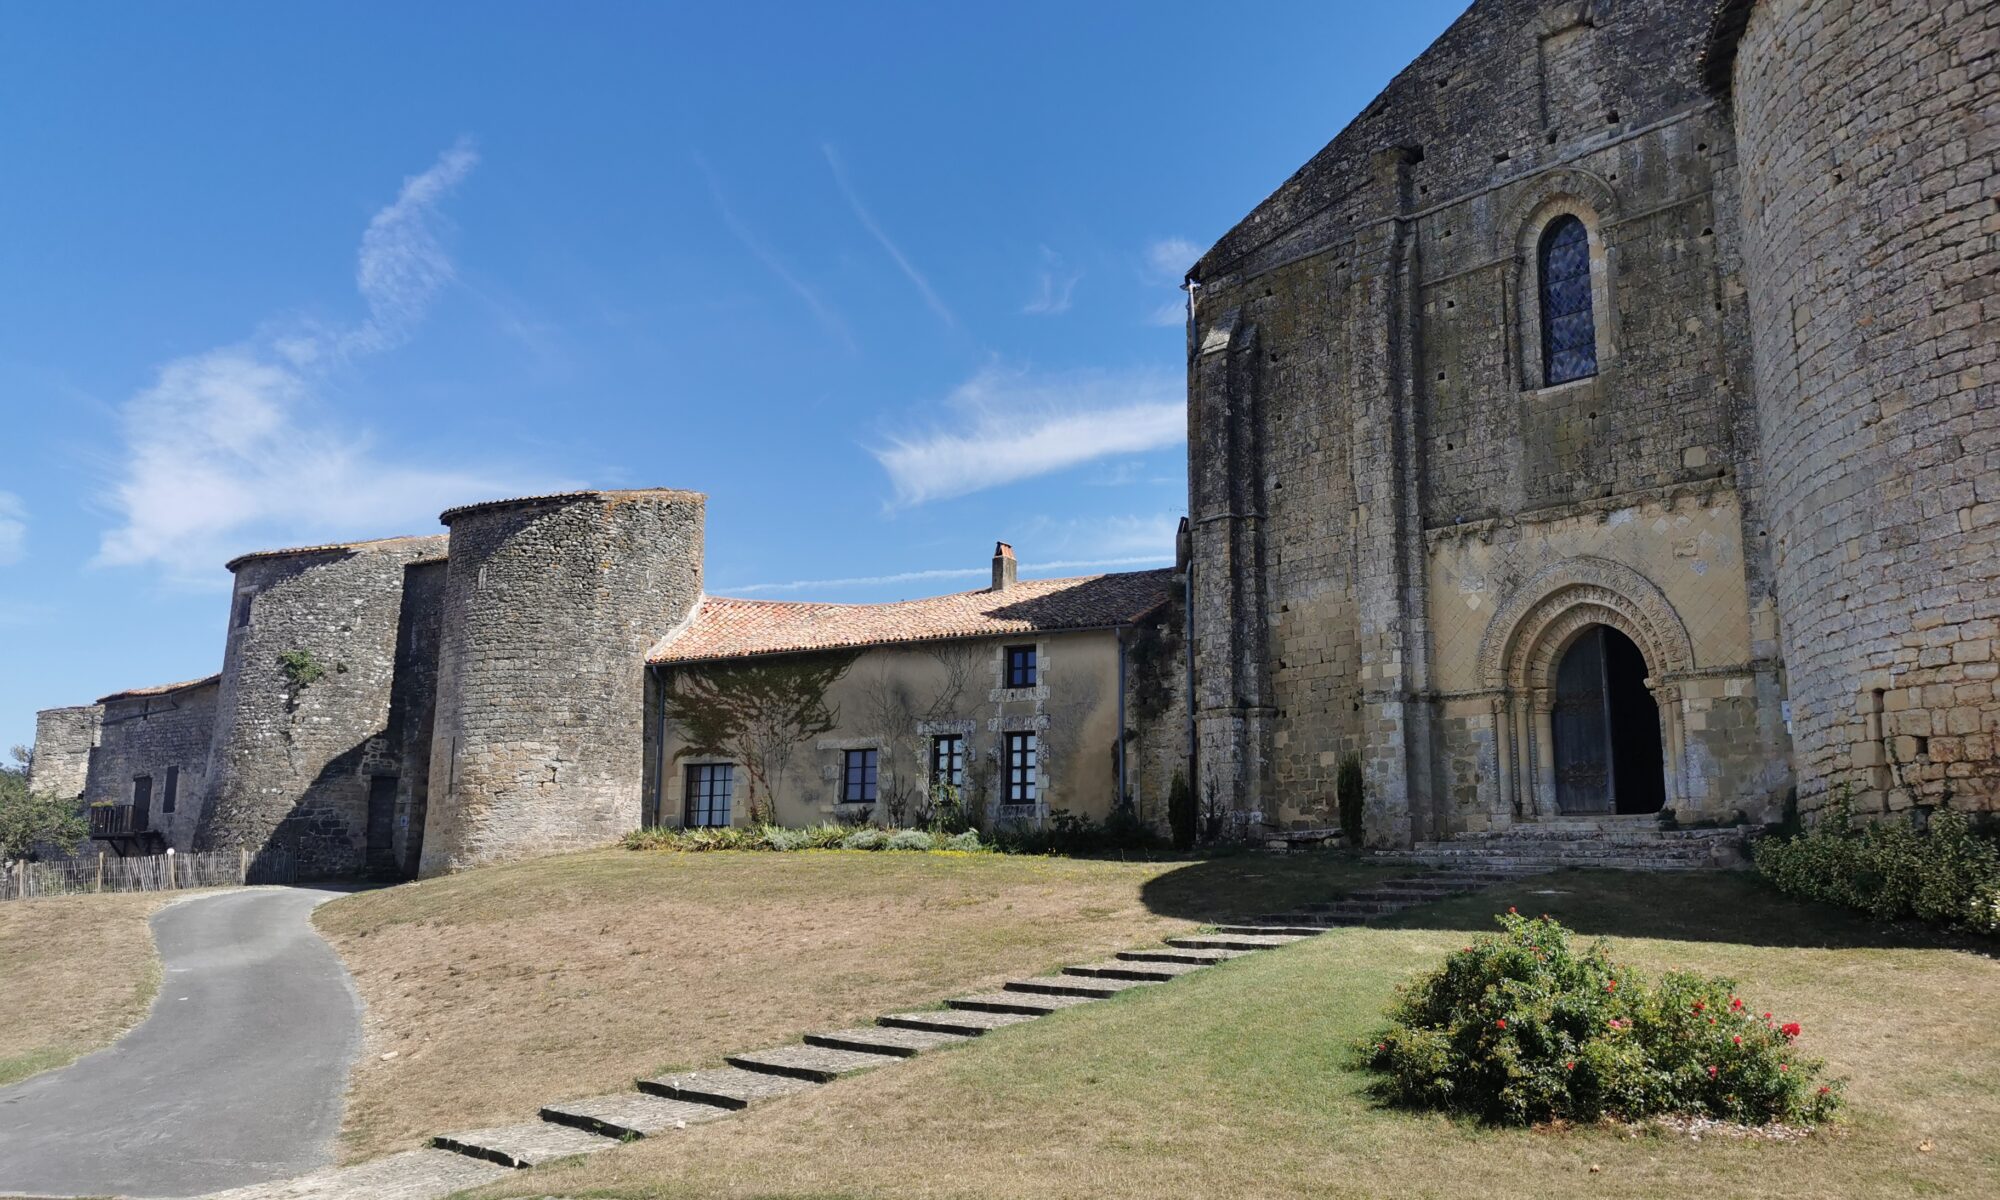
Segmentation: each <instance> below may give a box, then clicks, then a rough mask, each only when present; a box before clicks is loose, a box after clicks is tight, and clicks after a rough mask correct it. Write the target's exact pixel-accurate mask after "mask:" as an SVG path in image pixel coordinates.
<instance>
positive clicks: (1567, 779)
mask: <svg viewBox="0 0 2000 1200" xmlns="http://www.w3.org/2000/svg"><path fill="white" fill-rule="evenodd" d="M1550 717H1551V719H1550V726H1551V733H1552V734H1553V738H1554V742H1555V746H1554V750H1555V792H1556V807H1557V809H1558V811H1560V812H1562V813H1565V814H1569V813H1652V812H1658V811H1660V809H1661V808H1662V807H1663V806H1664V805H1665V803H1666V774H1665V768H1666V760H1665V756H1664V755H1663V754H1662V752H1661V740H1660V709H1659V705H1658V704H1657V703H1656V702H1655V701H1654V699H1653V694H1652V692H1651V691H1649V690H1648V689H1647V687H1646V657H1645V655H1644V654H1643V653H1641V651H1640V650H1639V647H1638V646H1637V645H1636V644H1635V643H1634V642H1633V641H1632V639H1631V638H1629V637H1627V636H1625V634H1623V633H1621V632H1620V631H1618V630H1617V629H1615V628H1612V627H1611V626H1609V625H1600V624H1592V625H1588V626H1586V627H1585V628H1584V629H1583V630H1582V631H1581V632H1580V633H1578V634H1577V636H1576V638H1575V639H1574V640H1573V641H1571V642H1570V644H1569V646H1568V648H1567V649H1566V650H1564V651H1563V654H1562V657H1561V658H1560V659H1559V660H1558V662H1557V665H1556V671H1555V705H1554V711H1553V712H1552V713H1551V714H1550Z"/></svg>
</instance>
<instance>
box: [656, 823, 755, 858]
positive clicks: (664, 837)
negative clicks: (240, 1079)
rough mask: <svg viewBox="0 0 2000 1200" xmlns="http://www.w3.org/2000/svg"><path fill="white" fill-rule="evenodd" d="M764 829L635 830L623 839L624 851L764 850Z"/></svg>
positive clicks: (722, 827) (730, 827) (726, 827)
mask: <svg viewBox="0 0 2000 1200" xmlns="http://www.w3.org/2000/svg"><path fill="white" fill-rule="evenodd" d="M764 835H765V831H764V830H763V829H737V828H735V827H733V826H727V825H725V826H717V827H709V828H700V829H659V828H656V829H635V830H633V831H632V832H631V833H628V834H626V835H625V848H626V849H627V850H681V851H687V852H690V853H692V852H696V851H702V850H763V849H767V848H768V843H767V842H766V841H765V840H764Z"/></svg>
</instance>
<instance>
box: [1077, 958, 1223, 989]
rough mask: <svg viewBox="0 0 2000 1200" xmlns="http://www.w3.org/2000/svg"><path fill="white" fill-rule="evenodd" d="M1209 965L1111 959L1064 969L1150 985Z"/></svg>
mask: <svg viewBox="0 0 2000 1200" xmlns="http://www.w3.org/2000/svg"><path fill="white" fill-rule="evenodd" d="M1207 965H1208V964H1207V963H1198V962H1143V961H1133V962H1128V961H1125V960H1124V959H1116V958H1114V959H1111V960H1109V961H1108V962H1094V963H1078V964H1077V965H1076V966H1073V967H1064V968H1063V974H1065V975H1084V976H1090V977H1094V978H1098V979H1138V980H1144V981H1146V982H1149V983H1165V982H1166V981H1167V980H1169V979H1179V978H1180V977H1181V976H1183V975H1191V974H1193V973H1194V972H1196V971H1199V970H1202V969H1203V968H1204V967H1206V966H1207Z"/></svg>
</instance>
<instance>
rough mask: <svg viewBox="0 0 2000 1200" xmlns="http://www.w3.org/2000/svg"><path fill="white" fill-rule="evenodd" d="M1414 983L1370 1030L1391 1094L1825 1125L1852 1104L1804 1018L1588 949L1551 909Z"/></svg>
mask: <svg viewBox="0 0 2000 1200" xmlns="http://www.w3.org/2000/svg"><path fill="white" fill-rule="evenodd" d="M1499 920H1500V925H1501V932H1500V933H1499V934H1497V935H1488V936H1485V937H1481V938H1479V939H1478V940H1476V941H1475V942H1473V944H1471V945H1469V946H1467V947H1465V948H1464V949H1463V950H1460V951H1457V952H1455V953H1453V954H1451V955H1450V956H1448V957H1447V958H1446V959H1445V963H1444V966H1443V967H1442V968H1440V969H1439V970H1437V971H1436V972H1434V973H1432V974H1431V975H1429V976H1426V977H1425V978H1424V979H1422V980H1420V981H1419V982H1418V983H1417V984H1416V985H1414V986H1413V987H1410V988H1408V989H1405V990H1404V992H1403V995H1402V997H1401V999H1400V1000H1398V1002H1397V1003H1396V1004H1395V1005H1394V1006H1393V1007H1392V1008H1391V1010H1390V1012H1389V1017H1390V1021H1391V1023H1390V1024H1389V1025H1388V1027H1386V1028H1385V1029H1383V1030H1382V1031H1381V1032H1379V1033H1378V1034H1376V1036H1375V1037H1373V1038H1371V1039H1369V1040H1368V1041H1366V1042H1364V1043H1363V1044H1362V1045H1361V1047H1360V1054H1361V1057H1362V1060H1363V1063H1364V1065H1365V1066H1366V1067H1367V1068H1368V1069H1370V1070H1372V1071H1374V1072H1376V1073H1377V1075H1378V1076H1379V1078H1378V1079H1377V1080H1376V1082H1375V1084H1374V1087H1373V1090H1374V1093H1375V1095H1376V1096H1377V1097H1378V1098H1379V1099H1382V1100H1384V1101H1386V1102H1388V1103H1391V1104H1397V1105H1401V1106H1406V1107H1411V1108H1425V1109H1437V1110H1442V1111H1446V1112H1453V1113H1463V1114H1467V1115H1470V1116H1475V1117H1478V1118H1479V1119H1481V1120H1484V1121H1488V1122H1493V1123H1496V1124H1510V1125H1524V1124H1531V1123H1534V1122H1539V1121H1548V1120H1553V1119H1558V1118H1560V1119H1566V1120H1576V1121H1594V1120H1598V1119H1600V1118H1603V1117H1618V1118H1623V1119H1626V1120H1637V1119H1640V1118H1643V1117H1649V1116H1657V1115H1664V1114H1669V1113H1674V1114H1688V1115H1696V1116H1706V1117H1713V1118H1717V1119H1721V1120H1730V1121H1740V1122H1745V1123H1749V1124H1762V1123H1764V1122H1768V1121H1784V1122H1787V1123H1791V1124H1817V1123H1819V1122H1822V1121H1824V1120H1826V1119H1827V1118H1828V1117H1830V1116H1831V1115H1832V1114H1833V1112H1834V1110H1835V1108H1836V1107H1837V1106H1838V1104H1839V1098H1840V1085H1839V1084H1838V1083H1837V1082H1829V1081H1827V1080H1825V1079H1824V1078H1823V1076H1824V1074H1825V1066H1824V1064H1823V1063H1822V1062H1821V1061H1820V1060H1819V1059H1817V1058H1811V1057H1808V1056H1805V1055H1803V1054H1801V1053H1800V1052H1799V1047H1798V1044H1797V1043H1798V1041H1799V1038H1800V1037H1801V1036H1802V1034H1803V1032H1804V1031H1803V1030H1802V1029H1801V1027H1800V1026H1799V1024H1798V1023H1797V1022H1789V1021H1788V1022H1780V1021H1778V1020H1775V1019H1774V1018H1773V1017H1772V1014H1770V1013H1769V1012H1761V1013H1760V1012H1756V1011H1753V1007H1754V1006H1752V1005H1751V1004H1750V1003H1749V1002H1747V1001H1746V1000H1744V999H1743V998H1742V997H1741V996H1740V995H1738V994H1737V992H1736V987H1735V985H1734V983H1732V982H1731V981H1730V980H1727V979H1715V978H1709V977H1705V976H1701V975H1697V974H1693V973H1689V972H1673V973H1669V974H1668V975H1666V976H1665V977H1664V978H1663V979H1661V980H1660V981H1659V983H1658V984H1654V983H1652V982H1651V981H1649V980H1648V979H1646V978H1645V977H1644V976H1643V975H1641V974H1640V973H1638V972H1637V971H1634V970H1631V969H1630V968H1627V967H1624V966H1621V965H1620V964H1618V963H1615V962H1613V961H1612V960H1611V957H1610V952H1609V950H1608V949H1607V948H1606V947H1605V945H1604V943H1602V942H1597V943H1593V944H1592V945H1591V946H1589V947H1588V948H1586V949H1584V950H1582V951H1578V950H1577V949H1576V948H1575V946H1574V945H1573V944H1572V941H1571V935H1570V931H1569V930H1567V929H1565V928H1564V927H1563V926H1562V925H1561V924H1560V923H1559V922H1556V921H1552V920H1550V919H1549V918H1547V917H1542V918H1539V919H1534V920H1531V919H1528V918H1526V917H1522V916H1520V915H1519V914H1518V913H1516V912H1515V911H1514V910H1512V909H1509V910H1508V911H1507V914H1506V915H1504V916H1502V917H1501V918H1500V919H1499Z"/></svg>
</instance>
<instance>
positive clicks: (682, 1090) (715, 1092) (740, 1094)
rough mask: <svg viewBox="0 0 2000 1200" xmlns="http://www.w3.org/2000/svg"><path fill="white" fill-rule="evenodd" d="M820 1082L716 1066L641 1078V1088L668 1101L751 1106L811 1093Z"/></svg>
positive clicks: (734, 1106)
mask: <svg viewBox="0 0 2000 1200" xmlns="http://www.w3.org/2000/svg"><path fill="white" fill-rule="evenodd" d="M817 1086H819V1085H818V1084H814V1083H809V1082H807V1081H806V1080H803V1079H795V1078H793V1077H791V1076H789V1075H767V1074H765V1073H764V1072H762V1071H745V1070H743V1069H742V1068H741V1067H715V1068H712V1069H710V1070H707V1071H685V1072H682V1073H680V1074H676V1075H659V1076H655V1077H654V1078H652V1079H641V1080H640V1081H639V1090H640V1091H642V1092H645V1093H647V1094H648V1095H652V1096H665V1097H666V1098H667V1099H669V1100H687V1101H691V1102H693V1103H695V1104H713V1105H715V1106H717V1107H718V1108H748V1107H750V1106H751V1105H752V1104H755V1103H757V1102H758V1101H759V1100H775V1099H777V1098H778V1097H779V1096H793V1095H797V1094H798V1093H800V1092H809V1091H811V1090H812V1089H813V1088H815V1087H817Z"/></svg>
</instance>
